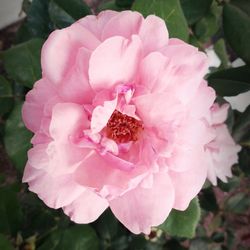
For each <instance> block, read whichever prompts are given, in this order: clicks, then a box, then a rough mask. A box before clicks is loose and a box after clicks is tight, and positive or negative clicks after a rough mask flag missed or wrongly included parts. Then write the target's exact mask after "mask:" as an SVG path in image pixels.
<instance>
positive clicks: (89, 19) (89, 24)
mask: <svg viewBox="0 0 250 250" xmlns="http://www.w3.org/2000/svg"><path fill="white" fill-rule="evenodd" d="M116 15H119V12H117V11H112V10H106V11H102V12H100V13H99V14H98V15H97V16H94V15H89V16H86V17H84V18H82V19H80V20H78V23H79V24H81V25H82V26H83V27H84V28H85V29H88V30H89V31H90V32H91V33H92V34H94V35H95V36H96V37H97V39H99V40H100V41H101V35H102V31H103V30H104V28H105V26H106V24H107V23H108V22H109V20H110V19H111V18H112V17H115V16H116Z"/></svg>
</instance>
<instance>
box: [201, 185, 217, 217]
mask: <svg viewBox="0 0 250 250" xmlns="http://www.w3.org/2000/svg"><path fill="white" fill-rule="evenodd" d="M199 202H200V205H201V208H203V209H204V210H206V211H211V212H215V211H218V210H219V206H218V204H217V201H216V197H215V194H214V192H213V189H212V188H205V189H202V190H201V192H200V194H199Z"/></svg>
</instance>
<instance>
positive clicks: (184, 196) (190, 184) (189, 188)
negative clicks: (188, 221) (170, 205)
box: [169, 151, 208, 210]
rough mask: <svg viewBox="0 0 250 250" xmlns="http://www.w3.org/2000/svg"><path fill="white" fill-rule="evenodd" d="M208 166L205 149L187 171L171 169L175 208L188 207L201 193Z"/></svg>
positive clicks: (184, 208)
mask: <svg viewBox="0 0 250 250" xmlns="http://www.w3.org/2000/svg"><path fill="white" fill-rule="evenodd" d="M207 168H208V162H207V158H206V154H205V152H204V151H203V152H202V151H201V152H200V154H198V155H197V159H196V162H195V165H193V166H191V168H189V169H188V170H187V171H184V172H174V171H169V176H170V178H171V180H172V183H173V186H174V190H175V202H174V208H175V209H178V210H186V209H187V207H188V205H189V203H190V201H191V200H192V199H193V198H194V197H195V196H196V195H197V194H198V193H199V191H200V190H201V188H202V186H203V184H204V182H205V180H206V177H207Z"/></svg>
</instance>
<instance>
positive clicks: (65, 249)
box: [38, 225, 99, 250]
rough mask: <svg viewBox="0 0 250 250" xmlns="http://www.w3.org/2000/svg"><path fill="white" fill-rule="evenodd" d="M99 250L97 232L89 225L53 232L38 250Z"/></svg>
mask: <svg viewBox="0 0 250 250" xmlns="http://www.w3.org/2000/svg"><path fill="white" fill-rule="evenodd" d="M48 249H49V250H69V249H70V250H80V249H84V250H98V249H99V241H98V238H97V236H96V233H95V231H94V230H93V229H92V228H91V227H90V226H88V225H75V226H72V227H69V228H67V229H65V230H63V229H61V230H57V231H55V232H53V233H52V234H51V235H50V237H49V238H48V239H47V240H46V241H45V242H44V244H43V245H42V246H41V247H39V248H38V250H48Z"/></svg>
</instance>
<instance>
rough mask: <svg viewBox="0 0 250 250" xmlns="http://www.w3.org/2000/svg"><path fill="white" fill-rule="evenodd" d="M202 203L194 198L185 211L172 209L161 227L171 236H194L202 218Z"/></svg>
mask: <svg viewBox="0 0 250 250" xmlns="http://www.w3.org/2000/svg"><path fill="white" fill-rule="evenodd" d="M200 213H201V211H200V205H199V201H198V199H197V198H194V199H193V200H192V201H191V202H190V204H189V207H188V208H187V209H186V210H185V211H178V210H174V209H173V210H172V211H171V213H170V214H169V216H168V218H167V219H166V221H165V222H164V223H163V224H162V225H160V229H162V230H163V231H165V232H166V233H168V234H169V235H171V236H178V237H186V238H192V237H194V235H195V229H196V226H197V224H198V221H199V219H200Z"/></svg>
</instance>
